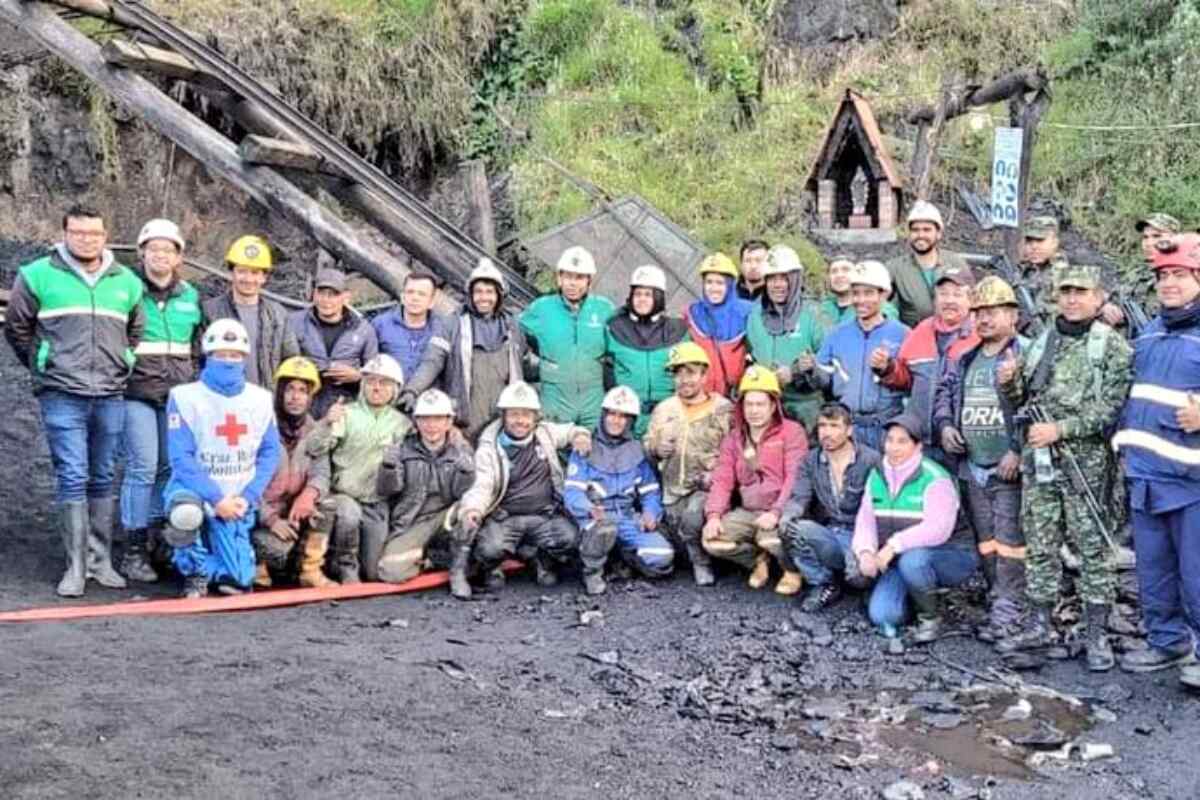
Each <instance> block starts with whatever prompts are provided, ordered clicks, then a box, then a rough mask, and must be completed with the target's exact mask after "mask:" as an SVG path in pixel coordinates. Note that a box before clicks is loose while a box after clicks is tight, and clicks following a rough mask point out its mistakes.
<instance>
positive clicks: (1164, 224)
mask: <svg viewBox="0 0 1200 800" xmlns="http://www.w3.org/2000/svg"><path fill="white" fill-rule="evenodd" d="M1133 227H1135V228H1136V229H1137V232H1138V233H1141V232H1142V231H1144V230H1145V229H1146V228H1158V229H1159V230H1160V231H1165V232H1167V233H1179V231H1181V230H1183V226H1182V225H1180V224H1179V220H1177V219H1175V218H1174V217H1172V216H1171V215H1170V214H1164V213H1162V212H1161V211H1156V212H1154V213H1153V214H1150V215H1149V216H1146V217H1143V218H1142V219H1139V220H1138V221H1137V224H1136V225H1134V226H1133Z"/></svg>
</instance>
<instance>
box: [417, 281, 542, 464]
mask: <svg viewBox="0 0 1200 800" xmlns="http://www.w3.org/2000/svg"><path fill="white" fill-rule="evenodd" d="M507 293H508V282H507V281H506V280H505V279H504V275H503V273H501V272H500V270H499V269H497V268H496V265H495V264H494V263H492V260H491V259H490V258H481V259H479V265H478V266H476V267H475V269H474V270H472V271H471V276H470V277H469V278H468V279H467V300H466V303H464V304H463V310H462V312H461V313H459V315H458V316H457V318H454V319H453V320H452V321H451V322H450V324H449V325H448V326H447V328H448V329H449V335H448V336H447V337H443V336H434V337H433V339H431V340H430V343H429V349H428V350H426V351H425V356H424V358H423V359H422V360H421V365H420V366H419V367H418V368H417V371H416V373H414V374H413V376H412V377H411V378H410V379H409V381H408V385H407V386H405V389H404V397H405V398H415V397H416V396H417V395H418V394H420V393H421V392H423V391H425V390H426V389H428V388H430V387H431V386H441V387H442V388H443V389H445V390H446V393H447V394H449V395H450V397H451V398H452V399H453V400H454V403H455V406H456V414H455V421H456V422H457V424H458V425H459V426H460V427H462V429H463V431H464V432H465V433H466V436H467V438H468V439H470V440H474V439H475V437H476V436H478V435H479V432H480V431H481V430H483V427H484V426H485V425H487V424H488V423H489V422H490V421H491V420H492V419H493V418H494V417H495V415H496V411H495V409H496V401H497V400H498V399H499V397H500V392H501V391H503V390H504V387H505V386H507V385H509V384H510V383H512V382H513V381H519V380H524V378H525V372H526V368H527V365H528V368H529V370H530V371H532V364H529V361H530V357H529V345H528V343H527V342H526V341H525V332H524V331H522V330H521V326H520V325H519V324H518V323H517V317H516V315H515V314H513V313H512V312H511V311H508V310H507V309H505V308H504V300H505V295H506V294H507Z"/></svg>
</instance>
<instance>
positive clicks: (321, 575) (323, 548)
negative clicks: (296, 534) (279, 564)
mask: <svg viewBox="0 0 1200 800" xmlns="http://www.w3.org/2000/svg"><path fill="white" fill-rule="evenodd" d="M303 547H304V549H303V550H301V551H300V581H299V582H300V585H301V586H306V587H309V588H313V589H323V588H324V587H326V586H333V585H334V581H331V580H329V578H327V577H325V553H326V552H328V550H329V534H327V533H320V532H318V531H313V530H309V531H308V533H306V534H305V536H304V545H303Z"/></svg>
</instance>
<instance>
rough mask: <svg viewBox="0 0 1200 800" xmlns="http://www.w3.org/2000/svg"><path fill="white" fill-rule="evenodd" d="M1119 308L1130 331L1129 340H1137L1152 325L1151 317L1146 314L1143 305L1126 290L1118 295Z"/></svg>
mask: <svg viewBox="0 0 1200 800" xmlns="http://www.w3.org/2000/svg"><path fill="white" fill-rule="evenodd" d="M1117 306H1118V307H1120V309H1121V313H1122V314H1124V315H1125V328H1126V330H1128V331H1129V338H1130V339H1136V338H1137V337H1139V336H1141V335H1142V331H1144V330H1145V329H1146V326H1148V325H1149V324H1150V317H1149V316H1148V315H1147V314H1146V309H1144V308H1142V304H1141V303H1139V302H1138V301H1136V300H1134V299H1133V298H1132V297H1130V296H1129V292H1128V291H1126V290H1122V291H1121V292H1119V293H1118V294H1117Z"/></svg>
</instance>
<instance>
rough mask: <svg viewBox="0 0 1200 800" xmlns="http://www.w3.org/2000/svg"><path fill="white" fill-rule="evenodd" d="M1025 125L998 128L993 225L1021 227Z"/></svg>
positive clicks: (994, 171) (993, 180)
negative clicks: (1022, 141) (1023, 129)
mask: <svg viewBox="0 0 1200 800" xmlns="http://www.w3.org/2000/svg"><path fill="white" fill-rule="evenodd" d="M1022 133H1023V131H1022V129H1021V128H996V144H995V147H994V148H993V153H992V224H993V225H998V226H1001V227H1006V228H1015V227H1017V225H1018V223H1019V221H1018V217H1019V215H1020V213H1021V139H1022Z"/></svg>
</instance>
